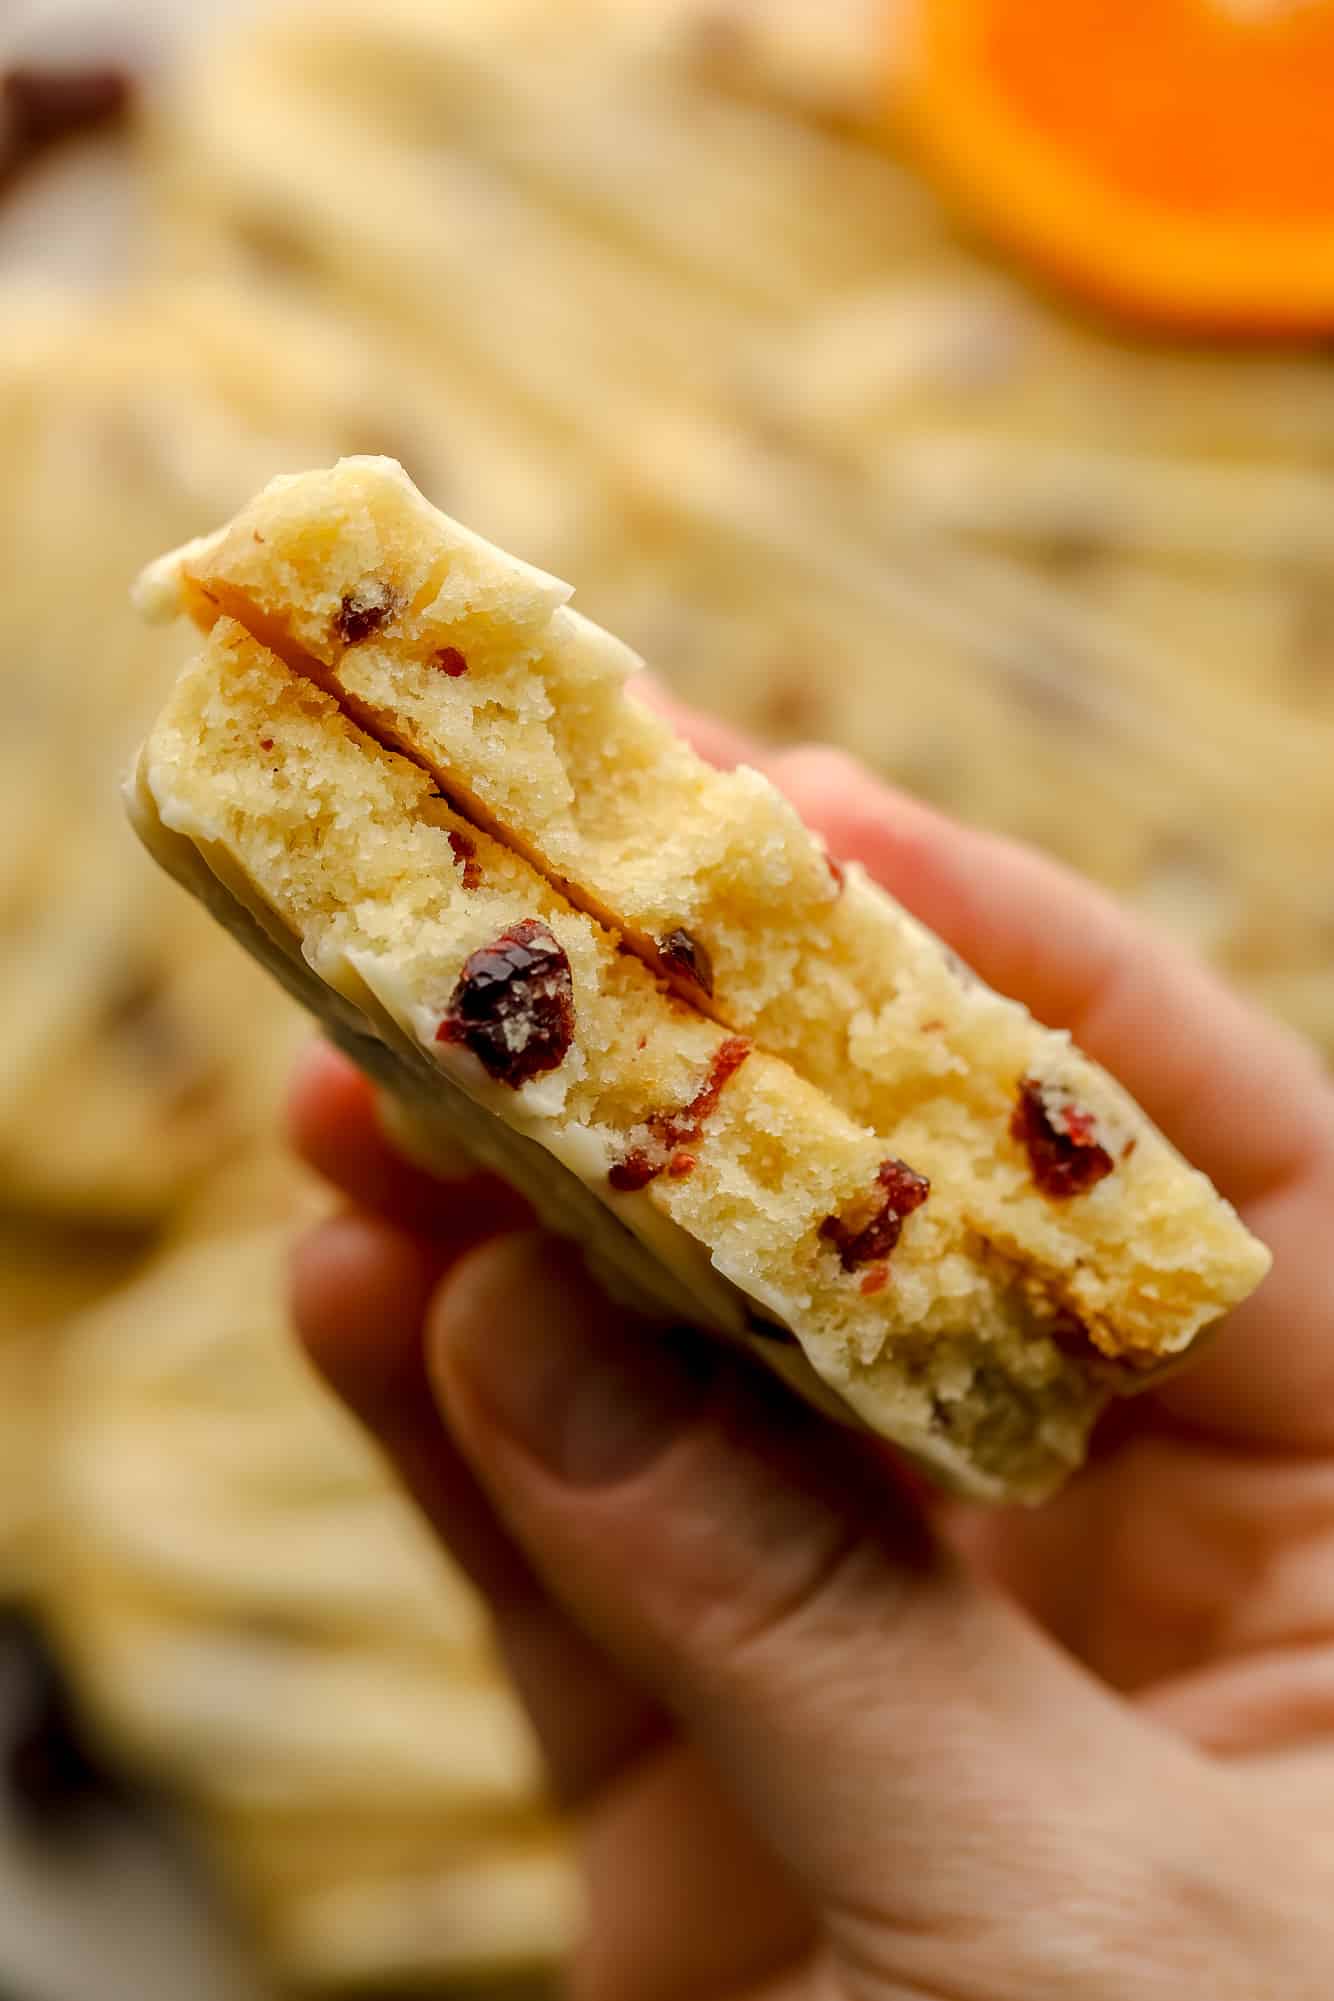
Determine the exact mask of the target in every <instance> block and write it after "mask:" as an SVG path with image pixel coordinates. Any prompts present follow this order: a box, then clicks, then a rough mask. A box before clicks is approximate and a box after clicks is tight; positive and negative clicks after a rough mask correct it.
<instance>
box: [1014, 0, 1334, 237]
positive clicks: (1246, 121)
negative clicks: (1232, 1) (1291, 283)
mask: <svg viewBox="0 0 1334 2001" xmlns="http://www.w3.org/2000/svg"><path fill="white" fill-rule="evenodd" d="M986 13H987V14H988V15H989V17H990V18H989V20H988V23H987V29H986V41H985V54H984V62H985V65H986V69H987V72H988V75H989V76H990V77H991V78H992V80H993V82H994V85H995V88H996V89H997V90H998V92H999V93H1000V94H1001V95H1002V96H1003V97H1004V98H1005V99H1006V100H1007V102H1008V103H1009V105H1010V107H1011V109H1012V111H1013V112H1014V113H1015V115H1016V116H1017V117H1018V118H1019V119H1020V121H1021V122H1022V123H1024V124H1027V125H1030V126H1031V127H1033V128H1034V129H1035V130H1036V131H1039V132H1041V133H1043V134H1044V135H1045V136H1046V137H1047V138H1048V139H1050V140H1051V141H1052V142H1053V143H1054V144H1055V145H1056V146H1058V147H1059V148H1060V149H1061V151H1062V152H1064V153H1066V154H1068V155H1069V156H1070V157H1071V158H1072V159H1073V160H1077V161H1079V162H1081V163H1082V165H1083V166H1084V168H1085V169H1086V170H1091V171H1092V172H1093V173H1094V175H1095V176H1096V177H1097V178H1098V179H1099V180H1105V181H1107V182H1109V183H1111V184H1112V185H1113V186H1115V187H1118V188H1120V189H1121V191H1122V192H1123V193H1124V194H1128V195H1136V196H1138V197H1140V198H1141V199H1142V200H1143V201H1145V202H1146V203H1149V204H1152V205H1154V206H1163V207H1171V208H1175V209H1180V210H1182V211H1184V212H1186V213H1188V214H1193V215H1218V216H1223V215H1235V216H1244V217H1245V218H1246V219H1247V220H1248V221H1263V220H1265V219H1270V220H1274V221H1278V222H1297V221H1310V222H1317V221H1325V220H1327V219H1330V218H1334V9H1332V8H1330V7H1328V6H1323V5H1320V6H1317V5H1306V6H1302V5H1295V6H1293V7H1291V8H1290V9H1289V8H1279V9H1277V10H1276V11H1275V12H1273V13H1272V14H1270V15H1268V16H1267V17H1264V16H1262V17H1260V18H1256V19H1245V18H1243V17H1238V16H1236V15H1231V14H1229V12H1228V11H1227V8H1226V7H1225V6H1224V5H1223V4H1221V0H1036V4H1023V0H1019V4H1014V0H1010V3H1009V4H1006V0H999V4H993V5H991V6H989V7H987V8H986Z"/></svg>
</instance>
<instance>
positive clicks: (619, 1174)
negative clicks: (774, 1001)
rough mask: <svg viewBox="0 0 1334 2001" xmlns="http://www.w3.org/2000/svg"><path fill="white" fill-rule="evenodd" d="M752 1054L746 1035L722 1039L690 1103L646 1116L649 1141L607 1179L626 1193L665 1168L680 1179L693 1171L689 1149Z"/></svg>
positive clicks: (692, 1161) (693, 1165)
mask: <svg viewBox="0 0 1334 2001" xmlns="http://www.w3.org/2000/svg"><path fill="white" fill-rule="evenodd" d="M749 1055H750V1044H749V1042H747V1040H746V1038H745V1036H744V1035H729V1036H728V1038H727V1040H726V1041H725V1042H721V1043H719V1045H718V1047H717V1049H716V1050H715V1051H714V1056H713V1061H712V1063H710V1065H709V1069H708V1075H707V1076H706V1077H705V1079H704V1082H703V1083H702V1084H701V1085H700V1087H699V1089H698V1091H696V1093H695V1095H694V1097H693V1098H692V1099H691V1100H690V1103H689V1104H688V1105H682V1107H681V1109H680V1111H677V1112H651V1113H650V1114H649V1116H648V1118H646V1119H645V1121H644V1128H643V1129H644V1132H645V1135H646V1144H645V1145H643V1146H638V1147H635V1148H633V1149H632V1150H631V1152H629V1153H628V1154H627V1155H626V1156H625V1159H624V1160H623V1161H621V1162H619V1164H618V1165H617V1166H615V1167H613V1168H612V1169H611V1171H610V1173H609V1174H608V1176H607V1179H608V1180H609V1181H610V1182H611V1185H612V1187H613V1188H616V1189H619V1190H620V1191H621V1193H622V1194H626V1193H632V1192H633V1191H634V1190H635V1189H638V1188H646V1187H647V1186H648V1184H649V1182H650V1181H656V1180H657V1178H658V1176H659V1175H660V1174H661V1173H663V1171H664V1170H666V1171H667V1172H668V1173H670V1174H671V1176H672V1177H673V1179H676V1180H680V1179H682V1178H683V1177H684V1176H685V1175H686V1174H693V1172H694V1170H695V1168H696V1166H697V1165H698V1162H697V1161H696V1160H695V1158H694V1156H693V1155H692V1154H691V1153H690V1152H689V1151H688V1149H689V1148H690V1147H692V1146H694V1145H695V1144H696V1142H697V1141H698V1140H699V1138H700V1136H701V1134H702V1133H703V1131H704V1124H705V1121H706V1120H707V1119H708V1118H710V1117H711V1116H712V1114H713V1112H714V1111H715V1110H716V1109H717V1105H718V1100H719V1098H721V1096H722V1094H723V1090H724V1087H725V1086H726V1084H727V1082H728V1080H729V1079H730V1078H732V1077H734V1076H735V1075H736V1073H737V1071H738V1070H739V1069H740V1068H741V1065H742V1064H743V1063H744V1062H745V1060H746V1058H747V1057H748V1056H749ZM686 1162H689V1165H688V1166H687V1165H686V1164H685V1163H686Z"/></svg>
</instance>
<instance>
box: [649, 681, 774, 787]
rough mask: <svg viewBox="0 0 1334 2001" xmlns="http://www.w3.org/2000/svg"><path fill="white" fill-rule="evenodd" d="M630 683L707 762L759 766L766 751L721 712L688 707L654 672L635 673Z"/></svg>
mask: <svg viewBox="0 0 1334 2001" xmlns="http://www.w3.org/2000/svg"><path fill="white" fill-rule="evenodd" d="M629 687H630V691H631V693H632V694H634V695H636V696H637V697H638V698H639V700H640V701H642V702H643V703H644V705H645V707H646V708H650V709H652V710H653V712H654V714H655V715H659V716H661V717H662V719H663V721H664V722H665V723H670V724H671V726H672V728H673V729H674V730H675V731H676V733H677V735H678V736H683V737H684V738H685V740H686V742H687V743H688V744H690V745H691V746H692V747H693V748H694V750H695V751H696V752H697V753H698V755H699V756H700V757H702V758H704V759H705V761H706V762H707V763H709V764H716V765H718V766H719V768H720V769H722V770H724V771H730V770H731V769H732V768H733V767H734V766H736V765H738V764H751V765H754V766H756V768H757V769H758V768H759V764H760V761H761V759H762V758H763V757H764V755H765V753H764V751H763V750H762V748H761V747H760V745H758V744H757V743H756V742H755V740H754V739H753V738H752V737H749V736H747V735H746V734H745V732H744V731H743V730H739V729H737V728H735V727H734V725H733V724H731V723H727V722H724V721H723V719H722V717H721V716H711V715H710V714H709V713H708V711H707V710H705V709H691V708H687V707H686V704H685V703H684V702H681V701H678V700H677V698H676V696H675V695H673V694H672V693H671V692H670V691H669V690H668V689H666V688H665V687H664V686H663V684H662V682H661V681H659V680H658V679H657V678H656V676H654V675H652V674H636V676H635V678H634V679H633V681H631V682H630V683H629Z"/></svg>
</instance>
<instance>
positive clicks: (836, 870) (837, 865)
mask: <svg viewBox="0 0 1334 2001" xmlns="http://www.w3.org/2000/svg"><path fill="white" fill-rule="evenodd" d="M824 859H825V867H826V868H827V869H828V870H829V873H830V875H832V876H833V878H834V886H835V887H836V888H837V889H839V890H842V888H843V887H844V885H845V883H846V882H847V879H848V872H847V870H846V869H845V868H844V866H843V864H842V862H837V861H835V860H834V857H833V856H832V855H826V856H825V858H824Z"/></svg>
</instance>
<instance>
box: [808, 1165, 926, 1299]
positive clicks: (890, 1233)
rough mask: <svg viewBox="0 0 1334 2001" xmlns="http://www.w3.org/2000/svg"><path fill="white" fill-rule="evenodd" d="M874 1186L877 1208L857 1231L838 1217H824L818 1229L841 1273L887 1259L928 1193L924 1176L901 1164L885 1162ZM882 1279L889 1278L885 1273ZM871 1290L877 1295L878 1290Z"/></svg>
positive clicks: (855, 1227)
mask: <svg viewBox="0 0 1334 2001" xmlns="http://www.w3.org/2000/svg"><path fill="white" fill-rule="evenodd" d="M876 1184H877V1187H878V1188H879V1190H880V1196H879V1207H878V1208H877V1210H876V1212H875V1214H874V1215H873V1216H872V1217H871V1219H870V1221H869V1222H867V1223H863V1224H862V1225H861V1226H860V1227H858V1226H857V1225H856V1224H853V1223H846V1222H844V1220H843V1218H842V1217H841V1216H827V1217H826V1218H825V1220H824V1222H823V1223H821V1225H820V1235H821V1236H822V1237H823V1238H824V1241H825V1242H826V1243H827V1244H833V1246H834V1248H835V1249H836V1250H837V1252H838V1255H839V1258H840V1259H841V1261H842V1265H843V1269H844V1271H856V1269H857V1267H858V1266H859V1265H869V1264H875V1263H878V1262H879V1261H880V1260H881V1259H887V1258H889V1257H890V1256H891V1255H892V1253H893V1251H894V1247H895V1245H896V1244H897V1243H898V1241H899V1238H900V1236H901V1235H902V1234H903V1223H904V1218H905V1217H907V1216H911V1215H912V1213H913V1211H914V1209H920V1208H921V1206H922V1204H923V1202H925V1200H926V1198H927V1196H928V1195H929V1194H930V1193H931V1183H930V1182H929V1181H928V1180H927V1178H926V1176H925V1175H924V1174H917V1173H915V1172H914V1170H913V1169H912V1168H911V1167H909V1166H908V1165H907V1163H906V1162H905V1161H902V1160H887V1161H885V1162H884V1164H883V1166H882V1167H881V1169H880V1172H879V1173H878V1174H877V1176H876ZM868 1276H870V1274H868ZM885 1277H886V1279H888V1277H889V1272H888V1269H886V1272H885ZM864 1289H865V1288H864V1287H863V1290H864ZM872 1289H873V1290H874V1291H876V1292H878V1291H879V1290H880V1287H879V1286H878V1285H877V1286H875V1287H873V1288H872Z"/></svg>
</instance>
